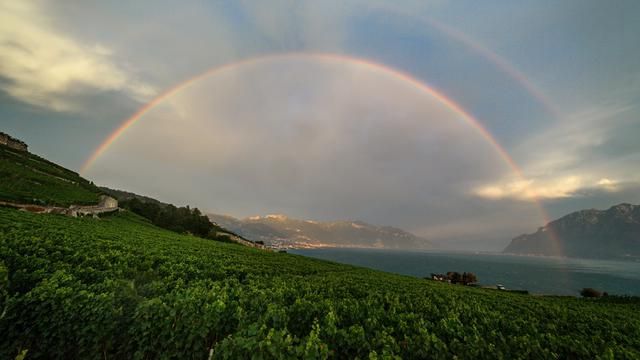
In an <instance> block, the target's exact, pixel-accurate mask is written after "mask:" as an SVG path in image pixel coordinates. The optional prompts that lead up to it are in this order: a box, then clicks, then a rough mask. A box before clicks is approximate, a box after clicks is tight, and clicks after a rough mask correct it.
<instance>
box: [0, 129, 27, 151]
mask: <svg viewBox="0 0 640 360" xmlns="http://www.w3.org/2000/svg"><path fill="white" fill-rule="evenodd" d="M0 144H1V145H6V146H8V147H10V148H12V149H15V150H20V151H28V150H27V148H28V145H27V144H26V143H25V142H24V141H20V140H18V139H16V138H14V137H12V136H11V135H9V134H5V133H3V132H0Z"/></svg>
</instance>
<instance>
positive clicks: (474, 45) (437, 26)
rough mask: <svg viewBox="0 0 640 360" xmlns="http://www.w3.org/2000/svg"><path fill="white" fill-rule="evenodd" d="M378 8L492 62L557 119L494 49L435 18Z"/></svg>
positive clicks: (553, 108) (538, 92)
mask: <svg viewBox="0 0 640 360" xmlns="http://www.w3.org/2000/svg"><path fill="white" fill-rule="evenodd" d="M378 8H379V9H380V10H383V11H385V12H387V13H395V14H396V15H399V16H402V17H407V18H410V19H412V20H415V21H416V22H417V23H420V24H422V25H424V26H426V27H428V28H431V29H434V30H436V31H437V32H439V33H441V34H443V35H445V36H446V37H447V38H448V39H450V40H454V41H456V42H458V43H460V44H462V45H463V46H464V47H466V48H467V49H468V50H471V51H472V52H474V53H476V54H477V55H479V56H480V57H482V58H484V59H486V60H487V61H489V62H490V63H492V64H493V65H494V66H495V67H496V68H497V69H499V70H500V71H502V72H503V73H505V74H506V75H507V76H508V77H509V78H511V80H513V81H514V82H516V83H517V84H519V85H520V86H521V87H522V88H523V89H524V90H525V91H526V92H527V93H528V94H529V95H530V96H531V97H532V98H534V99H535V100H536V101H537V102H538V104H539V105H541V106H542V108H543V109H544V110H545V112H546V113H547V114H549V115H551V116H552V117H553V118H555V119H557V118H559V117H560V113H559V111H558V109H557V108H556V106H555V105H554V104H553V102H552V101H551V100H550V99H549V98H548V97H547V96H546V95H545V94H544V93H543V92H542V91H541V90H540V89H539V88H538V87H537V86H536V85H535V84H534V83H533V82H532V81H531V80H530V79H529V78H527V76H526V75H525V74H524V73H522V72H521V71H520V70H518V69H517V68H516V67H515V66H514V65H513V64H511V63H510V62H509V61H508V60H507V59H505V58H504V57H502V56H500V55H498V54H497V53H496V52H495V51H492V50H491V49H489V48H487V47H486V46H484V45H482V44H481V43H480V42H479V41H478V40H476V39H473V38H471V37H469V36H468V35H467V34H465V33H463V32H461V31H459V30H457V29H455V28H452V27H450V26H448V25H446V24H444V23H442V22H440V21H437V20H436V19H434V18H432V17H428V16H417V15H415V14H414V13H410V12H407V11H405V10H401V9H399V8H396V7H393V6H386V5H385V6H378Z"/></svg>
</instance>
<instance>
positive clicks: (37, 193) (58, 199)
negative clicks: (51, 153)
mask: <svg viewBox="0 0 640 360" xmlns="http://www.w3.org/2000/svg"><path fill="white" fill-rule="evenodd" d="M0 179H2V181H0V200H4V201H11V202H18V203H28V204H38V205H57V206H69V205H92V204H96V203H97V202H98V196H99V195H100V193H101V191H100V190H99V189H98V188H97V187H96V186H94V185H93V184H91V183H90V182H89V181H87V180H85V179H83V178H82V177H80V175H78V174H77V173H75V172H73V171H70V170H67V169H65V168H63V167H61V166H59V165H56V164H54V163H52V162H50V161H48V160H45V159H43V158H41V157H39V156H37V155H34V154H31V153H27V152H22V151H17V150H14V149H11V148H9V147H7V146H5V145H0Z"/></svg>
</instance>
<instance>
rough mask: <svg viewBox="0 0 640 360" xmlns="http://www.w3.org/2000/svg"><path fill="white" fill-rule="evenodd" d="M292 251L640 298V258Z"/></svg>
mask: <svg viewBox="0 0 640 360" xmlns="http://www.w3.org/2000/svg"><path fill="white" fill-rule="evenodd" d="M289 252H290V253H294V254H299V255H304V256H310V257H314V258H320V259H325V260H331V261H335V262H340V263H345V264H352V265H358V266H364V267H368V268H372V269H378V270H383V271H387V272H393V273H398V274H404V275H411V276H416V277H425V276H429V274H431V273H446V272H447V271H458V272H460V273H462V272H464V271H467V272H473V273H475V274H476V275H477V276H478V279H479V281H480V283H481V284H483V285H495V284H502V285H504V286H506V287H507V288H508V289H521V290H529V291H530V292H532V293H537V294H554V295H578V294H579V292H580V289H582V288H585V287H592V288H595V289H598V290H601V291H606V292H608V293H609V294H612V295H613V294H616V295H637V296H640V262H637V261H635V262H634V261H610V260H586V259H567V258H553V257H536V256H515V255H502V254H485V253H478V254H476V253H452V252H435V251H429V252H426V251H399V250H373V249H343V248H340V249H313V250H309V249H298V250H290V251H289Z"/></svg>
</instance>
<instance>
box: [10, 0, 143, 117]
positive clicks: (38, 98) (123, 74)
mask: <svg viewBox="0 0 640 360" xmlns="http://www.w3.org/2000/svg"><path fill="white" fill-rule="evenodd" d="M0 77H2V78H4V79H5V80H6V81H3V82H1V83H0V84H1V86H2V89H3V90H4V91H5V92H7V93H8V94H9V95H11V96H13V97H15V98H17V99H19V100H21V101H24V102H26V103H29V104H32V105H36V106H40V107H45V108H48V109H52V110H55V111H73V110H78V109H79V108H80V107H81V105H80V104H79V103H78V102H77V101H74V100H73V97H74V95H79V94H82V93H84V92H86V91H122V92H125V93H126V94H127V95H129V96H131V97H133V98H135V99H139V100H145V99H148V98H149V97H150V96H152V95H153V94H154V89H153V88H152V87H151V86H149V85H147V84H145V83H143V82H141V81H138V80H136V79H134V78H133V77H132V75H131V74H130V73H129V72H128V71H127V70H125V69H124V67H123V66H119V65H117V64H115V63H114V61H113V60H112V53H111V50H110V49H109V48H107V47H105V46H103V45H101V44H82V43H80V42H78V41H76V40H74V39H73V38H72V37H70V36H67V35H65V34H64V33H62V32H60V31H58V30H57V29H56V28H55V26H53V25H52V24H51V22H50V21H49V19H48V18H47V17H46V16H45V15H44V12H43V11H42V9H41V8H40V7H39V6H38V3H32V2H27V1H2V2H0Z"/></svg>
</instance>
